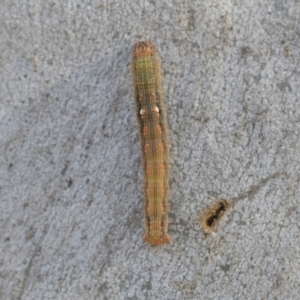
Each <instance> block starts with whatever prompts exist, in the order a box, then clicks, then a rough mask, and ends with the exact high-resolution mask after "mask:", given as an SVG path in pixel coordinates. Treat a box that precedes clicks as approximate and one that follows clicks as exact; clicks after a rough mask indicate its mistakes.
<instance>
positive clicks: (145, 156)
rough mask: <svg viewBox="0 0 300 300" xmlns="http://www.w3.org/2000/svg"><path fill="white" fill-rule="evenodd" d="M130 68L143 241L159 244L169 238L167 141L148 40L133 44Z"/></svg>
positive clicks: (158, 82) (155, 59)
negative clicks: (140, 170)
mask: <svg viewBox="0 0 300 300" xmlns="http://www.w3.org/2000/svg"><path fill="white" fill-rule="evenodd" d="M131 69H132V78H133V89H134V100H135V107H136V115H137V121H138V127H139V136H140V144H141V153H142V164H143V171H144V198H145V204H144V209H145V235H144V240H145V241H146V242H148V243H149V244H151V245H160V244H164V243H168V242H169V241H170V236H169V235H168V216H167V210H168V195H169V142H168V129H167V120H166V113H165V108H164V104H163V92H162V83H161V71H160V63H159V58H158V54H157V52H156V50H155V48H154V46H153V44H152V43H151V42H150V41H144V42H138V43H136V44H135V45H134V47H133V53H132V65H131Z"/></svg>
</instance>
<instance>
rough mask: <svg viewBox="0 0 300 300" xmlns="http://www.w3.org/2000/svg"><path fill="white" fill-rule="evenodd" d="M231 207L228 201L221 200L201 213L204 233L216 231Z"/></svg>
mask: <svg viewBox="0 0 300 300" xmlns="http://www.w3.org/2000/svg"><path fill="white" fill-rule="evenodd" d="M229 206H230V204H229V203H228V202H227V201H226V200H223V199H220V200H218V201H217V202H216V203H214V204H213V205H211V206H210V207H208V208H206V209H204V210H202V211H201V212H200V225H201V227H202V229H203V231H204V233H211V232H213V231H214V230H215V229H216V227H217V226H218V224H219V221H220V219H221V218H222V216H223V215H224V214H225V212H226V211H227V210H228V208H229Z"/></svg>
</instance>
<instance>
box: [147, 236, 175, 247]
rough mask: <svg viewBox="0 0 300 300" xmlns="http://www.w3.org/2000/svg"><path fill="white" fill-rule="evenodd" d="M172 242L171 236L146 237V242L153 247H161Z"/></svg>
mask: <svg viewBox="0 0 300 300" xmlns="http://www.w3.org/2000/svg"><path fill="white" fill-rule="evenodd" d="M170 240H171V237H170V235H168V234H164V235H163V236H152V235H149V234H145V235H144V241H145V242H147V243H149V244H150V245H152V246H159V245H163V244H167V243H169V242H170Z"/></svg>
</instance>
